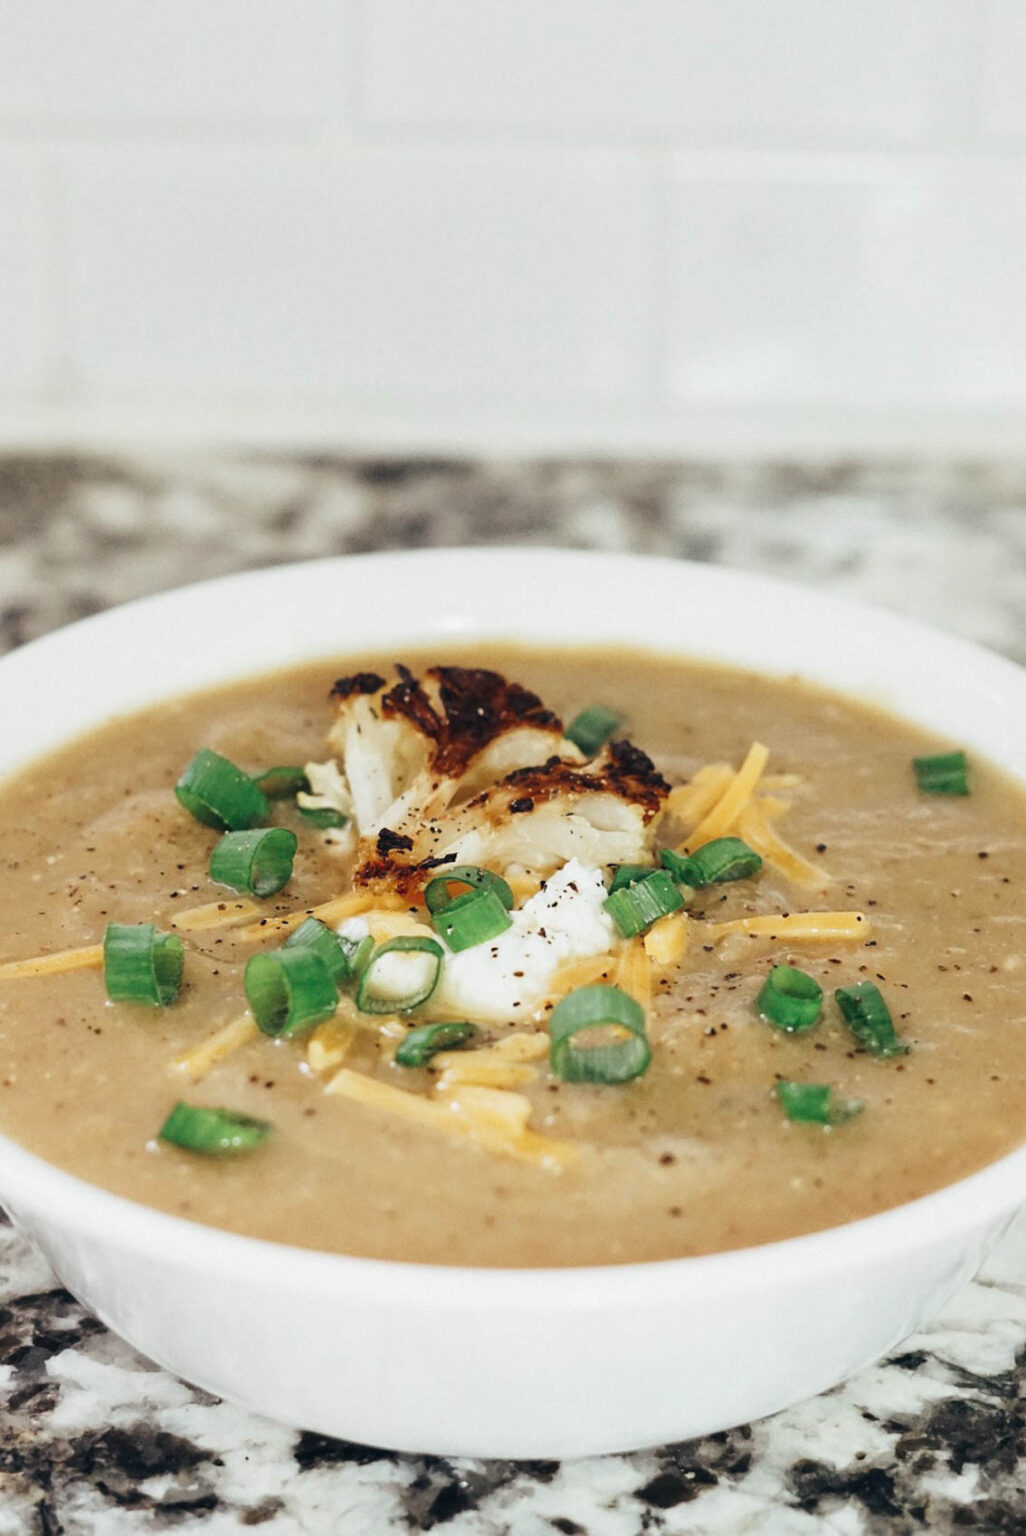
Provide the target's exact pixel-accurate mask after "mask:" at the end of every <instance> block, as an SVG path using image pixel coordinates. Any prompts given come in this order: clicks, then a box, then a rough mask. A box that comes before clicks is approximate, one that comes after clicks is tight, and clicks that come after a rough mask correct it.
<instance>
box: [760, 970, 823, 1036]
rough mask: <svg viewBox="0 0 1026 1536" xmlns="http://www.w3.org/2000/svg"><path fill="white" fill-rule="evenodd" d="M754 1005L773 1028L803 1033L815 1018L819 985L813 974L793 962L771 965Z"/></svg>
mask: <svg viewBox="0 0 1026 1536" xmlns="http://www.w3.org/2000/svg"><path fill="white" fill-rule="evenodd" d="M755 1006H756V1008H757V1009H758V1011H759V1013H760V1014H761V1015H762V1017H763V1018H764V1019H765V1020H766V1021H767V1022H768V1023H770V1024H772V1025H774V1026H775V1027H776V1028H777V1029H786V1030H787V1031H788V1033H789V1034H792V1035H803V1034H804V1033H805V1032H806V1030H809V1029H812V1028H813V1026H814V1025H815V1023H816V1020H817V1019H818V1018H819V1012H820V1009H821V1008H822V1006H823V988H822V987H821V986H820V984H819V982H818V981H817V980H816V978H815V977H814V976H810V975H809V974H808V973H807V972H806V971H800V970H798V968H797V967H796V966H793V965H775V966H774V967H773V969H772V970H771V971H770V973H769V975H768V976H767V977H766V980H765V981H764V982H763V984H762V989H761V990H760V992H759V996H758V997H757V998H756V1000H755Z"/></svg>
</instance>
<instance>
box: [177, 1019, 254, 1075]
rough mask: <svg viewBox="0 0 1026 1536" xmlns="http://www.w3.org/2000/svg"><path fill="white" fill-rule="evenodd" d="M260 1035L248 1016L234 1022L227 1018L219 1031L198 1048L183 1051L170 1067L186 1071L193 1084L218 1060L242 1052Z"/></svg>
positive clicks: (195, 1046)
mask: <svg viewBox="0 0 1026 1536" xmlns="http://www.w3.org/2000/svg"><path fill="white" fill-rule="evenodd" d="M259 1034H260V1029H259V1027H258V1025H257V1022H256V1020H255V1019H254V1017H253V1015H252V1014H251V1013H243V1014H240V1016H239V1017H238V1018H237V1019H229V1021H228V1023H227V1024H222V1025H221V1028H220V1029H215V1031H214V1033H213V1034H212V1035H208V1036H207V1038H206V1039H205V1040H201V1041H200V1043H199V1045H194V1046H192V1047H191V1048H190V1049H189V1050H187V1051H182V1053H181V1055H179V1056H176V1057H175V1059H174V1060H173V1061H172V1063H171V1065H172V1066H173V1067H174V1068H175V1070H176V1071H178V1072H187V1073H188V1074H189V1076H190V1077H191V1078H192V1079H193V1081H194V1082H198V1081H199V1079H200V1078H201V1077H204V1076H205V1075H206V1073H208V1072H209V1071H210V1069H211V1067H215V1066H216V1065H217V1063H218V1062H219V1061H224V1059H225V1057H226V1056H231V1055H232V1053H233V1052H235V1051H238V1050H241V1048H242V1047H243V1046H244V1045H248V1044H249V1042H250V1040H255V1039H257V1037H258V1036H259Z"/></svg>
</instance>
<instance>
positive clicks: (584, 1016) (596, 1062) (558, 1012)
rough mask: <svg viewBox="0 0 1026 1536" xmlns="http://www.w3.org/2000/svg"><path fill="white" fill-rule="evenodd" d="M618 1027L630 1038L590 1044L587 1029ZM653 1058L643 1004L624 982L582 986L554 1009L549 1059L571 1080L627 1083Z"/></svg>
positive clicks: (559, 1073)
mask: <svg viewBox="0 0 1026 1536" xmlns="http://www.w3.org/2000/svg"><path fill="white" fill-rule="evenodd" d="M610 1027H614V1028H619V1029H624V1030H627V1031H628V1034H627V1038H626V1039H624V1040H616V1041H613V1042H612V1043H611V1044H606V1045H595V1046H590V1047H588V1046H585V1045H584V1044H583V1042H582V1041H581V1040H579V1039H578V1038H577V1037H578V1036H579V1035H581V1034H583V1033H586V1032H587V1031H588V1030H592V1029H606V1028H610ZM651 1059H652V1052H651V1049H650V1047H649V1043H648V1036H647V1035H646V1033H645V1013H644V1009H643V1008H642V1007H641V1004H640V1003H639V1002H637V1000H636V999H635V998H633V997H630V996H629V995H628V993H626V992H623V991H621V989H620V988H619V987H611V986H604V985H602V984H601V983H600V984H598V985H596V986H593V987H578V988H577V989H576V991H574V992H570V993H568V994H567V996H566V997H564V998H561V999H560V1001H559V1002H558V1003H557V1004H556V1006H555V1008H553V1010H552V1012H551V1013H550V1014H549V1062H550V1064H551V1066H552V1070H553V1072H555V1074H556V1076H557V1077H561V1078H562V1079H563V1081H564V1082H567V1083H626V1082H629V1081H630V1080H631V1078H634V1077H640V1076H641V1074H642V1073H643V1072H644V1071H645V1070H646V1068H647V1067H648V1064H649V1062H650V1061H651Z"/></svg>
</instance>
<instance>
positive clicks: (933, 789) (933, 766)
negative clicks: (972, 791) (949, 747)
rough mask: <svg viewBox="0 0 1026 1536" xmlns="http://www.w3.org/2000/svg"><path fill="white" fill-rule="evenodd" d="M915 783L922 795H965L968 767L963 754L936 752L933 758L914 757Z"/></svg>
mask: <svg viewBox="0 0 1026 1536" xmlns="http://www.w3.org/2000/svg"><path fill="white" fill-rule="evenodd" d="M912 767H913V768H914V769H915V775H916V783H917V784H918V785H919V788H920V789H921V790H922V792H923V794H924V795H967V794H968V793H969V766H968V763H967V762H966V756H965V753H964V752H938V753H937V754H936V755H935V756H934V757H914V758H913V759H912Z"/></svg>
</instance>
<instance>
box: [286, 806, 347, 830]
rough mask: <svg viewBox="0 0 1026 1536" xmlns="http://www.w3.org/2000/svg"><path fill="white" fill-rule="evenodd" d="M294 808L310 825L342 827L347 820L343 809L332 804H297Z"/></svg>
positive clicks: (322, 827)
mask: <svg viewBox="0 0 1026 1536" xmlns="http://www.w3.org/2000/svg"><path fill="white" fill-rule="evenodd" d="M296 810H297V811H298V812H299V814H300V816H302V818H303V820H304V821H306V822H309V824H310V826H311V827H319V828H321V829H322V830H323V829H324V828H326V827H344V826H346V825H347V824H348V822H349V817H348V816H347V815H346V813H345V811H340V810H338V809H337V808H336V807H335V806H333V805H297V806H296Z"/></svg>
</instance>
